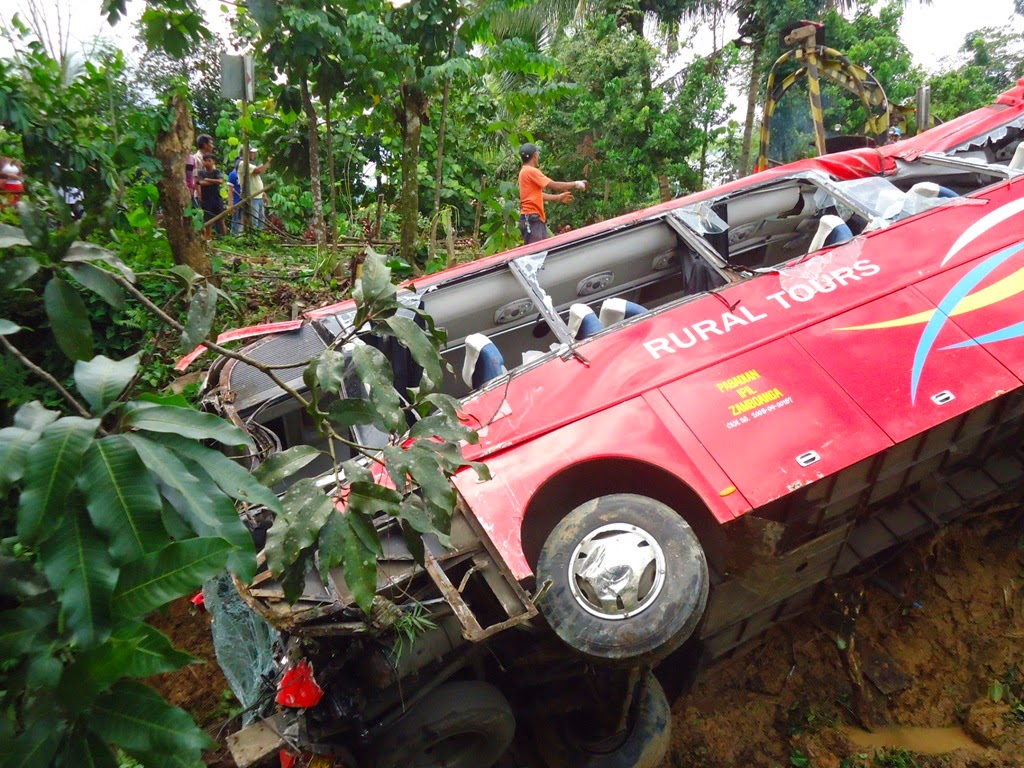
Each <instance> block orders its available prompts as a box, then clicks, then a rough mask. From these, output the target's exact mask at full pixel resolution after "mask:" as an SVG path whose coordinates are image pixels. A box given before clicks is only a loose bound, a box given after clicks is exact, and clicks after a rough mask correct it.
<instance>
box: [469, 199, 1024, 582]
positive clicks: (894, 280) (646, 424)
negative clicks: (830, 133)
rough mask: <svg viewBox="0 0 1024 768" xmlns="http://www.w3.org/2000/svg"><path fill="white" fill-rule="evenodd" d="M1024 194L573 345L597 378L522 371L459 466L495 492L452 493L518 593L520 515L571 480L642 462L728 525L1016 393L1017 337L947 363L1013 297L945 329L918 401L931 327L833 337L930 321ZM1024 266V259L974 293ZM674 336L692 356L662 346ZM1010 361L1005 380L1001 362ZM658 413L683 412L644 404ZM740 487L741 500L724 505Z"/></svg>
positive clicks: (1009, 230) (866, 240) (1023, 348)
mask: <svg viewBox="0 0 1024 768" xmlns="http://www.w3.org/2000/svg"><path fill="white" fill-rule="evenodd" d="M1022 192H1024V180H1021V181H1014V182H1012V183H1004V184H1000V185H997V186H995V187H993V188H990V189H989V190H987V191H986V193H985V195H984V197H983V199H985V200H987V204H985V205H961V206H954V207H950V208H946V209H937V210H933V211H930V212H928V213H925V214H922V215H919V216H916V217H913V218H911V219H908V220H906V221H903V222H900V223H898V224H896V225H894V226H892V227H890V228H889V229H887V230H884V231H882V232H877V233H873V234H870V235H866V236H862V237H858V238H856V239H855V240H853V241H851V242H849V243H847V244H845V245H842V246H840V247H838V248H835V249H832V250H831V251H827V252H825V253H823V254H822V255H821V256H818V257H812V258H809V259H807V260H806V261H804V262H803V263H802V264H799V265H797V266H795V267H794V268H792V269H790V270H786V272H787V273H786V274H779V273H774V274H766V275H763V276H760V277H757V278H754V279H751V280H748V281H745V282H741V283H736V284H734V285H731V286H729V287H727V288H725V289H722V290H721V291H719V292H718V293H719V296H720V297H721V298H719V296H714V295H710V294H709V295H705V296H702V297H699V298H697V299H695V300H693V301H690V302H687V303H685V304H682V305H679V306H674V307H668V308H666V309H665V310H662V311H656V312H652V313H649V314H647V315H643V316H641V317H639V318H637V319H636V320H635V321H634V322H632V323H630V324H628V325H626V326H625V327H623V328H621V329H620V330H618V331H617V332H615V333H611V334H604V335H601V336H597V337H595V338H593V339H589V340H587V341H585V342H582V343H581V344H579V345H578V349H579V351H580V353H581V354H582V355H583V356H585V357H586V358H587V360H588V361H589V365H585V364H584V363H582V362H580V361H579V360H577V359H575V358H569V359H567V360H561V359H556V360H553V361H551V362H549V363H547V364H545V365H543V366H539V367H536V368H532V369H527V370H524V371H522V372H519V373H517V375H515V376H514V377H512V379H511V380H510V381H509V383H508V385H507V387H506V386H504V385H503V386H501V387H497V388H495V389H491V390H488V391H485V392H483V393H482V394H480V395H479V396H477V397H476V398H474V399H472V400H471V401H469V402H468V403H467V404H466V408H465V410H466V412H467V414H469V418H470V422H469V423H470V424H473V425H474V426H476V425H477V424H481V425H484V424H485V425H486V428H485V429H483V430H482V433H481V440H480V443H479V444H478V445H476V446H468V447H467V448H466V451H465V453H466V456H467V458H470V459H474V460H482V459H483V460H486V462H487V464H488V466H489V467H491V469H492V471H493V472H494V473H495V478H494V479H493V480H491V481H490V482H487V483H481V482H479V481H477V479H476V477H475V475H474V473H472V472H464V473H462V474H460V475H459V476H458V477H457V478H456V485H457V486H458V488H459V490H460V491H461V492H462V494H463V495H464V496H465V498H466V500H467V502H468V503H469V506H470V507H471V509H472V510H473V513H474V515H475V516H476V517H477V518H479V519H480V521H481V522H482V524H483V526H484V528H485V530H487V531H488V533H489V534H490V536H491V538H492V540H493V542H494V544H495V546H496V548H497V549H498V552H499V554H500V555H501V556H502V557H503V558H504V560H505V561H506V563H508V565H509V566H510V568H511V569H512V572H513V574H514V575H515V576H517V577H518V578H523V577H525V576H528V575H529V574H530V570H529V565H528V563H527V562H526V557H525V555H524V554H523V552H522V548H521V541H520V536H521V533H520V528H521V525H522V521H523V516H524V512H525V510H526V509H527V508H528V506H529V503H530V500H531V498H532V497H533V496H534V494H536V493H537V491H538V490H539V489H540V488H542V487H543V485H544V484H545V483H547V482H549V481H550V480H551V479H552V478H554V477H555V476H557V475H558V473H559V472H561V471H562V470H564V469H565V468H567V467H569V466H572V465H575V464H579V463H582V462H586V461H588V460H592V459H597V458H602V457H607V456H623V457H635V458H637V459H639V460H641V461H647V462H649V463H652V464H655V465H657V466H659V467H661V468H663V469H664V470H666V471H668V472H670V473H672V474H673V475H675V476H676V477H677V478H679V480H680V481H682V482H684V483H686V484H687V485H689V486H690V487H691V488H692V489H694V490H695V491H696V492H697V493H698V494H699V495H700V497H701V499H702V500H703V501H704V503H705V504H706V505H707V507H708V508H709V509H710V510H711V511H712V513H713V514H714V516H715V517H716V518H717V519H718V520H719V521H720V522H726V521H727V520H728V519H729V514H732V515H735V514H742V513H743V512H746V511H748V510H750V509H752V508H756V507H759V506H761V505H763V504H765V503H767V502H769V501H771V500H773V499H775V498H778V497H779V496H782V495H784V494H786V493H788V492H790V491H792V490H794V489H795V488H797V487H801V486H803V485H806V484H807V483H810V482H813V481H814V480H816V479H819V478H821V477H825V476H827V475H830V474H832V473H834V472H836V471H838V470H840V469H843V468H845V467H849V466H851V465H853V464H855V463H856V462H858V461H860V460H861V459H863V458H865V457H866V456H869V455H872V454H874V453H877V452H878V451H880V450H882V449H884V448H886V447H888V446H890V445H892V444H894V443H897V442H900V441H902V440H904V439H906V438H908V437H910V436H912V435H915V434H918V433H920V432H922V431H924V430H925V429H927V428H929V427H930V426H933V425H934V424H937V423H939V422H940V421H943V420H946V419H948V418H951V417H952V416H954V415H956V414H957V413H962V412H964V411H966V410H968V409H969V408H971V407H974V406H975V405H978V404H980V403H983V402H986V401H988V400H990V399H992V398H994V397H996V396H998V395H999V394H1001V393H1003V392H1005V391H1007V390H1009V389H1013V388H1016V387H1019V386H1021V380H1020V379H1019V378H1018V377H1017V376H1016V375H1014V373H1012V372H1011V370H1012V371H1014V372H1017V373H1024V372H1022V371H1021V362H1022V361H1024V340H1020V339H1017V340H1007V341H1002V342H999V343H998V344H996V345H992V346H986V347H981V346H978V345H976V344H972V345H970V346H967V347H964V348H960V349H954V350H945V349H943V348H945V347H948V346H950V345H952V344H955V343H957V342H960V341H964V340H966V339H967V338H968V336H967V331H965V330H964V329H965V328H970V332H971V333H972V334H973V335H974V336H975V337H977V336H980V335H981V334H983V333H988V332H991V331H993V330H996V329H999V328H1002V327H1004V326H1006V325H1009V324H1010V323H1011V322H1016V321H1014V320H1013V318H1014V317H1016V318H1020V317H1021V316H1022V315H1024V299H1021V298H1020V296H1018V295H1016V294H1014V295H1012V296H1006V297H1003V298H1002V300H1001V303H1000V304H999V308H998V311H997V312H995V313H993V314H989V315H986V314H985V313H984V311H981V310H979V311H976V312H973V313H970V314H969V315H958V316H957V317H956V318H955V322H954V323H947V324H945V325H944V326H943V328H942V330H941V332H940V333H939V335H938V338H937V340H936V343H935V345H934V348H933V351H932V353H931V354H930V356H929V357H928V358H927V362H926V364H925V365H924V366H923V368H922V373H921V379H920V383H919V387H918V390H919V391H918V393H917V397H916V400H912V396H911V373H912V370H913V369H914V359H915V352H916V345H917V343H918V339H919V338H920V337H921V332H922V329H923V327H924V323H923V322H921V323H918V324H916V325H912V326H902V327H894V328H884V329H872V330H842V331H841V330H839V329H840V328H847V327H849V326H856V325H864V324H867V323H873V322H874V323H877V322H884V321H890V320H894V319H896V318H900V317H903V316H906V315H913V314H915V313H918V312H921V311H925V310H933V309H934V307H935V306H936V305H937V303H938V302H939V301H940V300H941V299H942V297H943V296H945V295H946V293H948V292H949V289H950V287H951V286H952V285H953V284H954V283H956V281H957V280H958V279H960V278H962V277H963V275H964V274H965V273H966V272H968V271H970V270H971V269H973V268H974V267H975V266H976V265H977V264H978V263H979V262H981V261H984V260H985V259H983V258H982V257H987V256H989V255H990V254H994V253H998V252H1000V249H1004V248H1006V247H1007V246H1009V245H1012V244H1014V243H1017V242H1019V240H1020V235H1019V234H1017V233H1019V232H1020V231H1021V228H1022V226H1024V212H1019V213H1016V214H1014V215H1013V216H1010V217H1009V218H1008V219H1007V220H1006V221H1004V222H1002V223H1000V224H997V225H995V226H993V227H992V228H990V229H988V230H987V231H985V232H984V233H982V234H981V235H980V236H979V237H978V238H977V239H975V240H973V241H972V242H971V243H969V244H967V245H966V246H965V247H963V248H960V249H959V250H957V251H956V252H955V253H954V254H953V255H952V257H951V258H950V259H949V261H948V262H947V263H946V264H945V266H943V265H942V261H943V258H944V256H945V254H946V253H947V252H949V251H950V249H951V248H952V246H953V245H954V243H955V242H956V241H957V239H958V238H959V237H960V235H961V233H963V232H964V231H965V230H966V229H968V227H970V226H971V224H973V223H975V222H977V221H979V220H981V219H982V218H983V217H985V216H986V215H988V214H991V213H992V212H993V211H994V210H996V209H997V208H998V207H1000V206H1003V205H1007V204H1013V203H1014V202H1015V201H1016V200H1018V198H1019V197H1020V195H1021V193H1022ZM922 244H924V245H925V247H921V245H922ZM1022 264H1024V252H1022V255H1021V257H1020V258H1019V259H1017V260H1014V259H1012V258H1011V259H1009V260H1008V262H1007V264H1006V265H1005V268H1004V269H1002V271H998V270H997V271H996V272H994V273H993V275H992V277H991V279H989V280H987V281H986V282H983V283H981V284H980V285H979V289H980V288H984V287H985V286H986V285H989V284H990V283H992V282H994V281H995V280H997V279H998V278H999V277H1002V276H1005V274H1006V273H1007V272H1013V271H1015V270H1016V269H1019V268H1020V267H1021V266H1022ZM822 275H825V276H826V277H823V276H822ZM814 286H817V287H818V290H817V291H815V290H814ZM722 299H725V301H724V302H723V301H722ZM729 306H732V307H735V309H734V310H733V311H732V312H730V311H729V309H728V307H729ZM712 322H713V323H714V328H715V329H717V331H719V332H716V331H715V330H713V329H712V327H711V326H710V325H709V323H712ZM974 324H976V325H974ZM726 326H728V330H723V329H724V328H725V327H726ZM698 329H703V335H702V334H701V333H700V331H699V330H698ZM673 333H674V334H675V335H676V338H679V339H680V341H681V342H682V343H683V344H686V345H687V346H686V348H685V349H676V348H675V345H674V344H673V343H671V342H670V341H667V340H670V339H671V338H672V337H671V336H670V334H673ZM705 337H706V340H705ZM672 349H674V350H675V351H669V350H672ZM1003 359H1005V360H1007V361H1008V362H1007V365H1006V366H1004V365H1003V364H1002V363H1000V362H998V360H1003ZM1008 368H1010V369H1011V370H1008ZM749 371H756V372H757V374H758V377H759V378H757V379H756V380H753V381H751V382H747V383H744V384H743V386H745V387H749V388H750V389H751V390H752V391H751V392H746V391H743V390H742V387H741V386H736V387H731V386H730V384H729V383H728V382H729V381H730V379H733V378H734V377H739V376H741V375H743V374H745V373H747V372H749ZM965 371H969V372H970V375H969V376H965V375H964V372H965ZM720 385H721V386H720ZM723 389H724V390H725V391H723ZM773 390H778V392H779V396H778V397H774V396H773V395H771V394H769V397H774V399H771V400H766V401H765V402H764V403H763V404H759V405H758V406H757V408H755V409H754V410H751V411H746V412H744V413H745V414H746V415H748V417H750V416H752V414H753V413H754V412H756V411H757V410H758V409H760V408H761V407H762V406H770V405H772V404H773V403H774V404H776V407H775V409H771V408H768V409H766V410H765V412H764V413H762V414H761V415H759V417H758V418H757V419H753V418H750V419H749V420H748V421H747V422H745V423H744V422H739V423H737V415H736V414H734V413H733V412H732V411H731V410H730V408H729V406H730V405H734V404H737V403H742V402H743V401H744V400H746V399H748V398H749V397H756V396H757V395H758V394H764V393H772V392H773ZM944 390H949V391H951V392H952V393H953V394H954V396H955V398H954V400H953V401H952V402H950V403H947V404H945V405H942V406H938V405H936V404H935V403H934V402H932V401H931V399H930V395H932V394H934V393H937V392H940V391H944ZM656 398H662V399H663V400H664V401H667V402H668V404H670V405H671V408H672V410H673V411H674V414H671V413H670V414H666V413H665V411H664V409H662V411H660V412H659V413H658V414H654V413H652V412H651V411H650V410H649V409H645V408H643V407H642V406H641V405H640V404H641V403H647V402H650V401H653V400H655V399H656ZM790 398H791V400H790ZM782 401H785V404H784V405H782V406H781V407H780V406H779V403H780V402H782ZM682 435H685V436H686V438H685V439H684V438H682V437H681V436H682ZM694 438H695V439H694ZM808 450H814V451H816V452H817V453H818V454H819V455H820V456H821V460H820V461H819V462H816V463H814V464H812V465H811V466H809V467H800V466H799V465H798V464H797V463H796V461H795V457H796V456H797V455H799V454H802V453H804V452H805V451H808ZM713 457H714V458H713ZM730 485H731V486H735V488H736V489H737V493H735V494H733V495H730V496H728V497H725V498H723V497H721V496H719V495H718V494H719V493H720V491H721V490H722V489H723V488H726V487H728V486H730Z"/></svg>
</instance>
